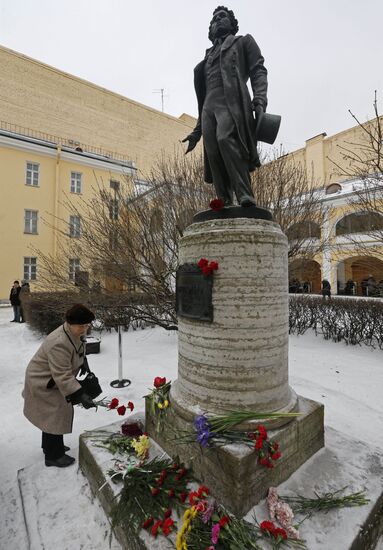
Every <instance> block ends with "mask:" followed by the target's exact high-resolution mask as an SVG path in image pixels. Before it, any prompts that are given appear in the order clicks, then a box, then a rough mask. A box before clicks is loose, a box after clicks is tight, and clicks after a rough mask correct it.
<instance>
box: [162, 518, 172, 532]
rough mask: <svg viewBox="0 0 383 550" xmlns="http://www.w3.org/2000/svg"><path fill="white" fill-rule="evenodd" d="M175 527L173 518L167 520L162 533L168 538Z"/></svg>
mask: <svg viewBox="0 0 383 550" xmlns="http://www.w3.org/2000/svg"><path fill="white" fill-rule="evenodd" d="M173 525H174V521H173V520H172V518H167V519H165V521H164V522H163V524H162V532H163V534H164V535H165V537H167V536H168V535H169V534H170V533H171V532H172V528H173Z"/></svg>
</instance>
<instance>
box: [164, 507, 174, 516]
mask: <svg viewBox="0 0 383 550" xmlns="http://www.w3.org/2000/svg"><path fill="white" fill-rule="evenodd" d="M171 515H172V509H171V508H168V509H167V510H165V512H164V518H170V516H171Z"/></svg>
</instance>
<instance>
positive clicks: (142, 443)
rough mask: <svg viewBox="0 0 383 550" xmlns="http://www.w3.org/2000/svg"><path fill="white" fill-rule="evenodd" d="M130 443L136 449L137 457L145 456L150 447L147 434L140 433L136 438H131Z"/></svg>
mask: <svg viewBox="0 0 383 550" xmlns="http://www.w3.org/2000/svg"><path fill="white" fill-rule="evenodd" d="M131 445H132V447H133V449H134V450H135V451H136V453H137V456H138V458H145V456H146V454H147V451H148V450H149V447H150V440H149V438H148V436H147V435H140V437H138V438H137V439H133V440H132V442H131Z"/></svg>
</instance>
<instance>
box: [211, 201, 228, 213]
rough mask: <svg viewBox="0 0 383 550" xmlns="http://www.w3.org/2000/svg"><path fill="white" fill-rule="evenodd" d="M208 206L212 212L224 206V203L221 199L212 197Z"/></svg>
mask: <svg viewBox="0 0 383 550" xmlns="http://www.w3.org/2000/svg"><path fill="white" fill-rule="evenodd" d="M209 206H210V208H211V209H212V210H213V211H214V212H219V211H220V210H222V208H223V207H224V206H225V203H224V202H223V200H222V199H212V200H211V201H210V203H209Z"/></svg>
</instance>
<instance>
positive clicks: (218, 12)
mask: <svg viewBox="0 0 383 550" xmlns="http://www.w3.org/2000/svg"><path fill="white" fill-rule="evenodd" d="M237 32H238V21H237V20H236V18H235V16H234V13H233V11H232V10H229V9H228V8H226V7H225V6H218V7H217V8H215V10H214V11H213V19H212V20H211V21H210V26H209V40H210V41H211V42H214V40H215V39H216V38H219V37H220V36H227V35H228V34H237Z"/></svg>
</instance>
